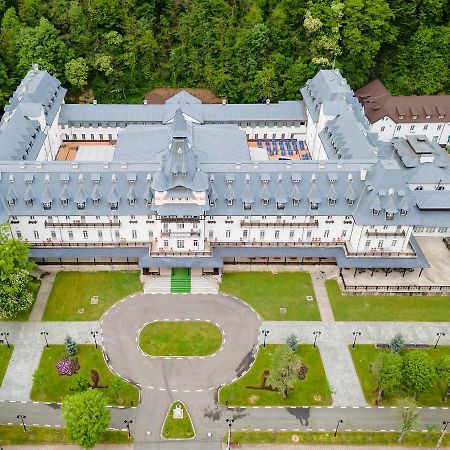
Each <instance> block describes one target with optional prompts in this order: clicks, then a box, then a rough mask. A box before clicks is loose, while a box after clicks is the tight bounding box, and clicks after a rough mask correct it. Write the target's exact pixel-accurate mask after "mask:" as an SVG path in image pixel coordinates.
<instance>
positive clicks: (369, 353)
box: [349, 345, 450, 406]
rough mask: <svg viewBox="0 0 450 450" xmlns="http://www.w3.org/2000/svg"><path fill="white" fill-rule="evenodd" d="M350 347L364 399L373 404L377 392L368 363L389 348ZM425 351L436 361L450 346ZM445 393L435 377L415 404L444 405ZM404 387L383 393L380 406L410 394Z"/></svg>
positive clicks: (449, 351)
mask: <svg viewBox="0 0 450 450" xmlns="http://www.w3.org/2000/svg"><path fill="white" fill-rule="evenodd" d="M349 347H350V353H351V355H352V358H353V364H354V365H355V369H356V373H357V374H358V378H359V383H360V384H361V388H362V390H363V392H364V397H365V398H366V401H367V402H368V403H369V404H371V405H375V400H376V398H377V392H375V391H374V389H375V388H376V381H375V379H374V377H373V376H372V374H371V372H370V365H371V364H372V362H373V361H375V359H376V357H377V355H379V354H380V353H383V352H389V351H390V350H389V349H379V348H376V347H375V346H374V345H356V346H355V348H354V349H352V348H351V346H349ZM409 351H411V350H402V352H401V354H402V355H404V354H405V353H406V352H409ZM424 351H425V352H427V353H428V354H429V355H430V356H431V358H432V359H433V360H434V361H435V362H437V361H438V360H439V359H441V358H442V357H444V356H445V355H448V354H450V347H448V346H441V347H438V348H437V349H436V350H434V349H433V348H430V349H428V350H424ZM444 393H445V384H444V383H443V382H442V381H440V380H438V379H437V377H436V384H435V385H434V388H433V389H432V390H431V391H430V392H427V393H424V394H420V395H418V396H417V405H419V406H446V405H445V404H444V402H443V401H442V397H443V396H444ZM410 395H411V393H409V392H408V391H407V390H405V389H398V390H396V391H395V392H392V393H387V392H386V393H385V394H384V396H383V402H382V403H381V406H388V405H395V403H396V401H397V400H398V399H399V398H402V397H407V396H410Z"/></svg>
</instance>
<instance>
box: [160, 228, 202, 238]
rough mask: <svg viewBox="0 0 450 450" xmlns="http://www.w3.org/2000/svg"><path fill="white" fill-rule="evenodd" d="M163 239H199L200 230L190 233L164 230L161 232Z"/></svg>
mask: <svg viewBox="0 0 450 450" xmlns="http://www.w3.org/2000/svg"><path fill="white" fill-rule="evenodd" d="M161 236H162V237H171V236H172V237H199V236H200V231H198V230H190V231H181V230H164V231H161Z"/></svg>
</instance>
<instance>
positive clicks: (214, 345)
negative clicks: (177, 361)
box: [139, 321, 222, 356]
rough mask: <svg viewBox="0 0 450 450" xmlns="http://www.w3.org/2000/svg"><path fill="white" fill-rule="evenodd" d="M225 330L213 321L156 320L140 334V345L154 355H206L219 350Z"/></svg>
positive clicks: (146, 351) (145, 351)
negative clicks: (220, 328) (222, 330)
mask: <svg viewBox="0 0 450 450" xmlns="http://www.w3.org/2000/svg"><path fill="white" fill-rule="evenodd" d="M221 344H222V333H221V332H220V330H219V328H218V327H217V326H216V325H215V324H213V323H210V322H196V321H194V322H153V323H149V324H148V325H146V326H145V327H144V328H143V329H142V331H141V333H140V335H139V346H140V347H141V350H142V351H143V352H144V353H147V354H148V355H152V356H206V355H212V354H213V353H215V352H216V351H217V350H219V348H220V345H221Z"/></svg>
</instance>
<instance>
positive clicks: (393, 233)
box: [366, 230, 406, 237]
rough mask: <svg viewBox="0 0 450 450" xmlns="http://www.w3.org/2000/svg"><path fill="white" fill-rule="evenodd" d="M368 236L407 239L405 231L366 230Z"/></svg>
mask: <svg viewBox="0 0 450 450" xmlns="http://www.w3.org/2000/svg"><path fill="white" fill-rule="evenodd" d="M366 236H368V237H405V236H406V233H405V232H404V231H381V232H380V231H375V230H373V231H369V230H366Z"/></svg>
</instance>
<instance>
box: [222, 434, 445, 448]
mask: <svg viewBox="0 0 450 450" xmlns="http://www.w3.org/2000/svg"><path fill="white" fill-rule="evenodd" d="M399 435H400V433H390V432H386V433H385V432H339V433H338V434H337V436H336V437H333V433H332V432H329V433H324V432H317V433H316V432H307V433H300V432H299V433H297V432H264V431H261V432H259V431H258V432H257V431H238V432H235V433H232V436H231V440H232V442H239V443H240V444H291V445H295V444H349V445H357V444H359V445H386V446H391V445H392V446H394V445H403V446H405V447H410V446H427V447H428V446H434V445H436V442H437V441H438V439H439V435H440V433H438V432H434V433H411V434H409V435H408V436H406V438H405V439H404V441H403V444H399V443H398V438H399ZM223 441H224V442H226V441H227V436H226V435H225V436H224V439H223ZM442 445H443V446H445V445H450V435H448V434H447V435H446V436H445V438H444V441H443V443H442Z"/></svg>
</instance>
